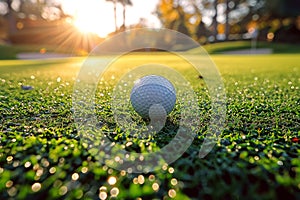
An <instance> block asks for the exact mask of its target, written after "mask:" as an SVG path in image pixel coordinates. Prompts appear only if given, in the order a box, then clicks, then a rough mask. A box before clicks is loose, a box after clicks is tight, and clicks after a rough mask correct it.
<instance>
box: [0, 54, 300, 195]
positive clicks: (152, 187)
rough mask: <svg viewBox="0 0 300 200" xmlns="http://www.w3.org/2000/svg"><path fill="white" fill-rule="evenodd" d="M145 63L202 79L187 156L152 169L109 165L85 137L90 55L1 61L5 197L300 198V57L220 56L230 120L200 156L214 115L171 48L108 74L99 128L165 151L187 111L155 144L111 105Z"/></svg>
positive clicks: (0, 162) (0, 152)
mask: <svg viewBox="0 0 300 200" xmlns="http://www.w3.org/2000/svg"><path fill="white" fill-rule="evenodd" d="M99 59H103V58H99ZM146 59H150V60H151V59H152V60H158V61H159V62H162V61H165V64H167V65H168V64H170V65H172V66H173V67H174V68H175V69H176V70H178V71H179V72H180V73H182V74H184V76H185V77H186V78H187V80H189V81H190V82H191V83H192V85H195V87H194V90H195V93H196V94H197V96H198V103H199V107H200V109H199V114H200V116H201V119H200V121H201V126H200V127H197V130H198V131H197V133H196V136H195V139H194V141H193V143H192V145H191V146H190V147H189V148H188V149H187V151H186V152H185V153H184V154H183V155H182V156H181V158H179V159H178V160H177V161H175V162H174V163H171V164H170V165H163V167H162V168H161V169H159V170H157V171H153V172H149V173H145V174H134V173H129V172H126V171H118V170H115V169H112V168H110V167H108V166H107V165H105V164H102V163H101V162H99V161H98V160H97V156H95V155H94V154H93V152H91V151H89V149H88V148H87V147H86V145H85V144H84V143H83V142H82V140H81V138H80V136H79V134H78V131H77V127H76V125H75V123H74V117H73V113H72V111H73V108H72V94H73V86H74V82H75V80H76V76H77V74H78V72H79V70H80V67H81V65H82V63H83V62H84V58H65V59H59V60H50V59H49V60H45V61H39V60H27V61H21V60H7V61H1V63H0V88H1V90H0V99H1V101H0V112H1V117H0V177H1V179H0V199H99V198H100V199H106V198H107V199H109V198H110V197H112V199H172V198H173V199H283V198H284V199H299V198H300V149H299V147H300V144H299V140H300V130H299V127H300V113H299V110H300V92H299V87H300V57H299V54H274V55H257V56H228V55H213V56H212V59H213V61H214V62H215V63H216V65H217V67H218V69H219V71H220V74H221V76H222V78H223V81H224V85H225V89H226V95H227V102H226V103H227V113H226V115H227V116H226V126H225V127H224V131H223V132H222V133H221V135H220V136H219V139H218V142H217V144H216V145H215V146H214V148H213V150H212V151H211V152H210V153H209V154H208V155H207V156H206V157H205V158H202V159H200V158H199V157H198V152H199V149H200V146H201V144H202V142H203V140H204V138H205V132H206V129H207V124H206V123H207V120H209V118H210V106H209V102H210V98H209V95H208V92H207V89H206V86H205V85H204V82H203V81H202V80H201V79H199V75H198V74H197V73H195V72H194V71H193V70H187V69H189V68H188V66H187V63H186V62H184V61H182V60H172V59H171V58H170V57H168V56H166V55H163V53H161V55H160V54H154V55H152V56H151V55H148V56H145V55H143V54H140V53H139V54H134V55H129V57H127V58H125V59H120V61H118V62H117V63H116V64H115V65H117V66H116V67H115V69H118V70H115V71H114V70H113V71H110V72H108V75H109V77H112V76H111V75H112V74H113V75H114V78H112V79H113V80H109V79H105V80H103V84H102V85H101V84H99V88H98V91H97V92H96V95H95V97H96V102H97V106H96V113H97V116H98V117H99V118H100V119H101V120H102V121H101V125H100V126H99V128H100V129H102V130H103V132H105V133H106V134H107V135H109V136H111V137H112V140H113V141H114V142H116V143H124V142H129V141H132V144H131V148H130V150H131V151H136V152H143V151H155V150H158V149H160V148H162V146H164V145H166V144H167V143H168V141H169V140H171V139H172V138H173V136H174V131H176V123H178V121H177V120H176V119H177V117H178V112H180V107H175V110H174V111H173V112H172V113H171V114H170V116H169V118H168V123H166V127H165V128H164V129H163V130H162V131H161V132H159V133H158V134H156V135H153V136H152V137H151V138H149V139H147V140H145V139H137V138H134V139H132V138H130V137H129V136H128V134H127V133H126V131H124V130H121V129H119V128H118V127H117V126H116V124H114V118H113V116H112V115H111V112H112V110H111V107H110V104H108V103H107V102H108V101H110V100H111V96H110V95H111V91H112V86H113V85H114V84H115V79H117V78H118V77H120V76H121V75H122V74H123V73H124V70H125V69H127V68H128V67H130V66H133V65H138V64H140V63H143V62H144V61H145V60H146ZM129 61H131V62H129ZM204 78H206V77H204ZM198 83H200V84H198ZM21 85H26V86H33V87H34V88H33V89H32V90H22V89H21ZM103 91H104V92H103ZM174 127H175V128H174ZM175 134H176V133H175ZM298 138H299V140H298Z"/></svg>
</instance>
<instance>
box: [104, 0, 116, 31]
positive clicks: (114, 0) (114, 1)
mask: <svg viewBox="0 0 300 200" xmlns="http://www.w3.org/2000/svg"><path fill="white" fill-rule="evenodd" d="M106 1H111V2H112V3H113V5H114V20H115V31H117V30H118V25H117V0H106Z"/></svg>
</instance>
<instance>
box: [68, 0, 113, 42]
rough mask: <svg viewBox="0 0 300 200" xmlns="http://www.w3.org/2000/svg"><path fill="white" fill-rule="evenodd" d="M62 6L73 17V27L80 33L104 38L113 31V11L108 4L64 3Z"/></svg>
mask: <svg viewBox="0 0 300 200" xmlns="http://www.w3.org/2000/svg"><path fill="white" fill-rule="evenodd" d="M64 6H65V8H66V9H67V10H69V12H71V13H70V14H71V15H72V16H73V24H74V26H75V27H76V28H77V29H78V30H79V31H80V32H82V33H84V34H87V33H95V34H97V35H98V36H100V37H106V36H107V35H108V34H109V33H111V32H113V31H114V21H113V18H112V17H113V11H112V8H111V6H110V5H109V4H107V3H105V2H103V1H99V0H89V1H79V0H77V1H76V0H75V1H74V0H73V1H65V2H64Z"/></svg>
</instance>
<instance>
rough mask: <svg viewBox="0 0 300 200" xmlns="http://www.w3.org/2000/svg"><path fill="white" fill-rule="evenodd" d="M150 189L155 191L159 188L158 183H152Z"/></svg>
mask: <svg viewBox="0 0 300 200" xmlns="http://www.w3.org/2000/svg"><path fill="white" fill-rule="evenodd" d="M152 189H153V190H154V191H155V192H157V191H158V190H159V185H158V184H157V183H153V184H152Z"/></svg>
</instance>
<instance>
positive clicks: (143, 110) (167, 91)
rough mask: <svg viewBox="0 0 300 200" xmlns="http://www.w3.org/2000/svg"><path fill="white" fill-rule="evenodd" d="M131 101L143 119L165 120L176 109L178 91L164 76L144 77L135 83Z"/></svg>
mask: <svg viewBox="0 0 300 200" xmlns="http://www.w3.org/2000/svg"><path fill="white" fill-rule="evenodd" d="M130 101H131V105H132V106H133V108H134V110H135V111H136V112H137V113H138V114H139V115H140V116H141V117H142V118H152V117H153V118H162V117H163V118H164V117H166V115H168V114H169V113H170V112H171V111H172V110H173V108H174V105H175V102H176V91H175V88H174V86H173V84H172V83H171V82H170V81H169V80H167V79H166V78H164V77H162V76H157V75H149V76H144V77H142V78H140V79H138V80H137V81H135V84H134V86H133V88H132V90H131V94H130Z"/></svg>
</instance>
